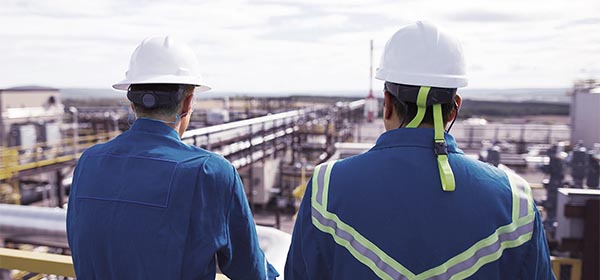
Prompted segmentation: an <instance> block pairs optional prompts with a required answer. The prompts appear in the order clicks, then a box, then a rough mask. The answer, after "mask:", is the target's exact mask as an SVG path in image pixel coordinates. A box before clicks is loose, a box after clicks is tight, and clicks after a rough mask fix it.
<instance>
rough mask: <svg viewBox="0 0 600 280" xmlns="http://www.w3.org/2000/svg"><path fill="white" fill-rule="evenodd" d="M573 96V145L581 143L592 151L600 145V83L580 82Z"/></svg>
mask: <svg viewBox="0 0 600 280" xmlns="http://www.w3.org/2000/svg"><path fill="white" fill-rule="evenodd" d="M571 95H572V101H571V143H573V144H575V143H579V142H581V144H582V145H583V146H584V147H586V148H588V149H592V148H593V147H594V143H600V125H598V124H600V110H599V108H600V84H599V81H597V80H585V81H578V82H576V83H575V86H574V87H573V90H572V91H571Z"/></svg>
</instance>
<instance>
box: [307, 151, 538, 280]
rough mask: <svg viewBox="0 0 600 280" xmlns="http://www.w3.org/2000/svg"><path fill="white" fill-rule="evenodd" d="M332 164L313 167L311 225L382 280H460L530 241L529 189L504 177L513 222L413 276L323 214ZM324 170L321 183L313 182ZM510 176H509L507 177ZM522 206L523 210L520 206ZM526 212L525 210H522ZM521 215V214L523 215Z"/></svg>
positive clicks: (518, 180)
mask: <svg viewBox="0 0 600 280" xmlns="http://www.w3.org/2000/svg"><path fill="white" fill-rule="evenodd" d="M334 164H335V162H332V163H329V164H327V165H326V166H322V165H320V166H318V167H316V168H315V175H313V185H312V186H313V189H312V200H311V202H312V204H313V205H312V206H313V207H312V209H311V211H312V222H313V225H315V227H316V228H317V229H319V230H320V231H322V232H324V233H327V234H329V235H331V236H332V237H333V239H334V241H335V242H336V243H337V244H338V245H340V246H342V247H344V248H346V249H347V250H348V251H349V252H350V254H351V255H352V256H353V257H354V258H355V259H356V260H358V261H359V262H361V263H363V264H364V265H366V266H367V267H369V268H370V269H371V270H372V271H373V273H375V274H376V275H377V276H378V277H380V278H382V279H464V278H467V277H469V276H471V275H473V274H475V273H476V272H477V271H478V270H479V269H480V268H481V267H482V266H483V265H485V264H488V263H490V262H493V261H496V260H498V259H499V258H500V257H501V256H502V253H503V252H504V250H505V249H508V248H514V247H518V246H520V245H522V244H524V243H525V242H527V241H529V240H531V237H532V235H533V227H534V220H535V213H534V211H533V198H532V197H531V188H529V185H528V184H527V182H525V181H524V180H523V179H521V178H520V177H518V176H516V175H514V176H516V177H514V176H513V175H512V174H507V176H508V178H509V182H510V185H511V192H512V193H513V198H515V197H516V201H517V203H518V204H517V205H515V199H513V207H512V211H513V213H512V214H513V215H512V217H513V218H514V217H515V215H514V214H515V213H517V216H516V219H513V220H512V221H511V223H509V224H507V225H504V226H501V227H499V228H498V229H496V231H495V232H494V233H492V234H491V235H489V236H487V237H486V238H484V239H482V240H480V241H478V242H476V243H475V244H473V245H472V246H471V247H469V248H468V249H467V250H465V251H463V252H462V253H460V254H458V255H456V256H455V257H452V258H450V259H449V260H447V261H446V262H444V263H443V264H441V265H438V266H436V267H434V268H431V269H429V270H426V271H424V272H422V273H420V274H414V273H413V272H411V271H410V270H409V269H408V268H406V267H405V266H403V265H402V264H400V263H399V262H397V261H396V260H394V259H393V258H392V257H390V256H389V255H388V254H386V253H385V252H384V251H383V250H381V249H380V248H379V247H377V245H375V244H374V243H372V242H371V241H370V240H368V239H367V238H365V237H364V236H362V235H361V234H360V233H359V232H358V231H356V230H355V229H354V228H352V226H350V225H348V224H346V223H344V222H343V221H342V220H341V219H340V218H339V217H338V216H337V215H336V214H334V213H331V212H329V211H327V208H326V207H324V206H326V205H327V201H326V200H327V198H328V192H329V186H328V185H329V183H330V181H331V172H332V169H333V165H334ZM321 168H326V171H325V174H324V176H323V179H322V180H315V178H317V177H318V174H319V173H320V172H321V170H322V169H321ZM511 176H513V177H511ZM320 189H321V192H322V198H323V201H322V204H320V203H318V202H317V194H318V193H319V192H320ZM522 204H524V205H525V207H526V208H522V207H520V205H522ZM524 209H526V210H524ZM524 213H525V215H522V214H524Z"/></svg>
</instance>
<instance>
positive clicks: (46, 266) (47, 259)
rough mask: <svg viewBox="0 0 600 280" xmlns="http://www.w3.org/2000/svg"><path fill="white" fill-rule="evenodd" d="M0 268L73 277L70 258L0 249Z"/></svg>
mask: <svg viewBox="0 0 600 280" xmlns="http://www.w3.org/2000/svg"><path fill="white" fill-rule="evenodd" d="M0 268H4V269H18V270H24V271H29V272H35V273H45V274H55V275H60V276H67V277H75V270H73V262H72V260H71V257H69V256H63V255H57V254H47V253H38V252H29V251H23V250H15V249H6V248H0Z"/></svg>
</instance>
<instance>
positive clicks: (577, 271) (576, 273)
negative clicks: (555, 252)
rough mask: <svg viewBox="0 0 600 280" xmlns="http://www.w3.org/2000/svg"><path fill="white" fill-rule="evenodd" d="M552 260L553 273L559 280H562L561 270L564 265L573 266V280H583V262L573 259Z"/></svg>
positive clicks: (551, 258)
mask: <svg viewBox="0 0 600 280" xmlns="http://www.w3.org/2000/svg"><path fill="white" fill-rule="evenodd" d="M550 260H551V261H552V271H554V275H555V276H556V279H557V280H560V268H561V266H562V265H569V266H571V277H569V279H571V280H581V260H580V259H572V258H561V257H555V256H551V257H550Z"/></svg>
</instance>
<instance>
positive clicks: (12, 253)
mask: <svg viewBox="0 0 600 280" xmlns="http://www.w3.org/2000/svg"><path fill="white" fill-rule="evenodd" d="M0 268H3V269H16V270H23V271H28V272H33V273H41V274H54V275H59V276H67V277H75V270H74V269H73V260H72V259H71V257H70V256H65V255H58V254H48V253H38V252H30V251H23V250H16V249H7V248H0ZM30 279H31V278H30ZM215 279H216V280H226V279H229V278H227V277H226V276H225V275H223V274H218V273H217V275H216V278H215Z"/></svg>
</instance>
